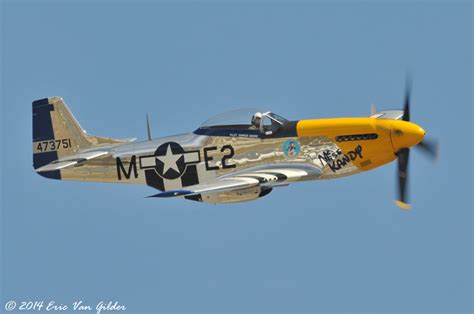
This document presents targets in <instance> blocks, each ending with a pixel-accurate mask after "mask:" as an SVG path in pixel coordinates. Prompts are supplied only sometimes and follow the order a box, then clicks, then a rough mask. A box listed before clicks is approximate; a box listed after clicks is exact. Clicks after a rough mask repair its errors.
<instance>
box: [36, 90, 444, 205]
mask: <svg viewBox="0 0 474 314" xmlns="http://www.w3.org/2000/svg"><path fill="white" fill-rule="evenodd" d="M147 122H148V119H147ZM424 136H425V131H424V130H423V129H422V128H421V127H420V126H418V125H416V124H414V123H411V122H410V111H409V92H408V90H407V93H406V96H405V105H404V110H388V111H381V112H375V110H373V112H372V114H371V115H370V116H369V117H365V118H334V119H318V120H298V121H288V120H286V119H285V118H282V117H280V116H278V115H277V114H274V113H272V112H263V111H257V110H253V111H248V110H247V111H233V112H229V113H227V114H224V115H218V116H215V117H214V118H211V119H209V120H208V121H206V122H205V123H204V124H202V125H201V126H200V127H199V128H198V129H197V130H195V131H194V132H193V133H187V134H180V135H174V136H169V137H162V138H157V139H152V138H151V132H150V127H149V124H148V141H143V142H134V140H116V139H111V138H104V137H99V136H93V135H89V134H87V133H86V132H85V131H84V130H83V129H82V128H81V126H80V125H79V123H78V122H77V121H76V119H75V118H74V116H73V115H72V114H71V112H70V111H69V109H68V107H67V106H66V104H65V103H64V102H63V100H62V98H60V97H50V98H46V99H41V100H36V101H34V102H33V167H34V169H35V171H36V172H38V173H39V174H40V175H42V176H44V177H47V178H51V179H59V180H76V181H96V182H113V183H138V184H147V185H149V186H151V187H153V188H155V189H157V190H159V191H160V193H158V194H156V195H153V196H152V197H180V198H183V197H184V198H185V199H188V200H194V201H201V202H208V203H231V202H242V201H250V200H254V199H257V198H259V197H263V196H265V195H267V194H269V193H270V192H271V191H272V190H273V188H275V187H282V186H287V185H289V184H290V183H293V182H299V181H308V180H320V179H333V178H339V177H343V176H348V175H353V174H356V173H359V172H362V171H368V170H371V169H374V168H376V167H379V166H382V165H384V164H387V163H389V162H391V161H393V160H394V159H396V158H397V157H398V178H399V195H398V200H397V201H396V203H397V205H398V206H399V207H401V208H405V209H407V208H409V205H408V203H407V195H406V180H407V166H408V156H409V153H410V147H413V146H415V145H417V147H420V148H422V149H423V150H424V151H425V152H428V153H429V155H430V156H435V155H436V144H435V143H429V142H426V141H422V140H423V138H424Z"/></svg>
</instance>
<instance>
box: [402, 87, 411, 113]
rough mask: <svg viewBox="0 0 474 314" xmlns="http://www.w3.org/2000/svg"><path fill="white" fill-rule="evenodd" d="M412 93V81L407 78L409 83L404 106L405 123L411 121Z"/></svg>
mask: <svg viewBox="0 0 474 314" xmlns="http://www.w3.org/2000/svg"><path fill="white" fill-rule="evenodd" d="M410 91H411V83H410V79H409V78H407V83H406V86H405V100H404V104H403V117H402V120H403V121H410Z"/></svg>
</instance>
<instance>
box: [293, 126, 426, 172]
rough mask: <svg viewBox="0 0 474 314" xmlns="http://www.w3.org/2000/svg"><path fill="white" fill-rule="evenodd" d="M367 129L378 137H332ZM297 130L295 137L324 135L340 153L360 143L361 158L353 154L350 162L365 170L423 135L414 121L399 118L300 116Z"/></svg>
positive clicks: (379, 163) (375, 165)
mask: <svg viewBox="0 0 474 314" xmlns="http://www.w3.org/2000/svg"><path fill="white" fill-rule="evenodd" d="M368 133H376V134H377V135H378V138H377V139H372V140H358V141H345V142H337V141H336V136H341V135H354V134H368ZM297 134H298V137H318V136H325V137H327V138H329V139H330V140H331V141H333V142H334V143H335V144H336V145H338V146H339V147H340V148H341V150H342V151H343V153H344V154H347V153H348V152H349V151H352V150H354V149H355V148H356V147H357V146H358V145H361V146H362V156H363V158H362V159H361V158H357V159H356V160H354V161H353V162H352V163H353V164H354V165H355V166H357V167H358V168H359V169H361V170H364V171H366V170H370V169H373V168H376V167H379V166H382V165H384V164H386V163H389V162H391V161H393V160H394V159H395V158H396V155H395V153H396V152H397V151H398V150H399V149H400V148H402V147H411V146H413V145H416V144H418V143H419V142H420V141H421V140H422V139H423V136H424V131H423V129H422V128H421V127H419V126H417V125H416V124H413V123H410V122H406V121H400V120H387V119H374V118H334V119H318V120H300V121H299V122H298V124H297ZM393 138H395V140H393ZM394 144H395V145H394Z"/></svg>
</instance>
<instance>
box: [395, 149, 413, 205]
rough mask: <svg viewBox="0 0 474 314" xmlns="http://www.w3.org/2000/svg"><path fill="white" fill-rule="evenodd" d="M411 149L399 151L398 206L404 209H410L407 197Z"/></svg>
mask: <svg viewBox="0 0 474 314" xmlns="http://www.w3.org/2000/svg"><path fill="white" fill-rule="evenodd" d="M409 157H410V149H409V148H402V149H400V150H399V151H398V200H397V202H396V203H397V206H398V207H400V208H402V209H410V205H409V204H408V197H407V180H408V160H409Z"/></svg>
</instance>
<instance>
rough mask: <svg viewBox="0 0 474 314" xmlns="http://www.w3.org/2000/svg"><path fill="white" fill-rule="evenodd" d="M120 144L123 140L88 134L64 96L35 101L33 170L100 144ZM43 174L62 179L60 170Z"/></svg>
mask: <svg viewBox="0 0 474 314" xmlns="http://www.w3.org/2000/svg"><path fill="white" fill-rule="evenodd" d="M120 143H124V141H120V140H114V139H110V138H104V137H98V136H92V135H88V134H87V133H86V132H85V131H84V130H83V129H82V127H81V126H80V124H79V122H77V120H76V119H75V118H74V116H73V115H72V113H71V111H70V110H69V108H68V107H67V106H66V104H65V103H64V101H63V99H62V98H61V97H50V98H45V99H40V100H36V101H33V167H34V168H35V169H37V168H39V167H42V166H44V165H46V164H49V163H51V162H52V161H55V160H58V159H61V158H63V157H66V156H71V155H74V154H76V153H77V152H79V151H82V150H85V149H89V148H92V147H95V146H100V145H101V144H108V145H110V144H120ZM40 174H41V175H43V176H45V177H48V178H51V179H61V174H60V171H59V170H55V171H46V172H41V173H40Z"/></svg>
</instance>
